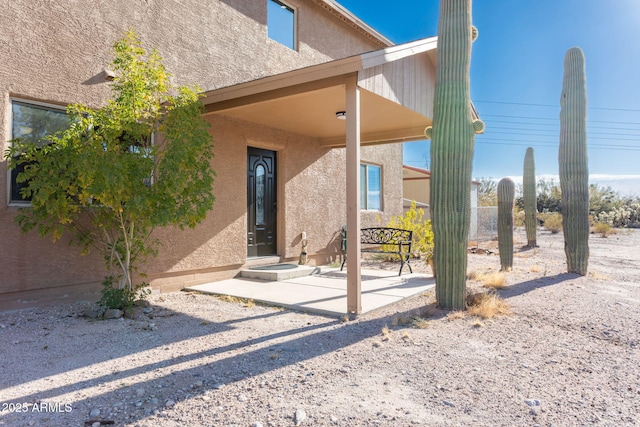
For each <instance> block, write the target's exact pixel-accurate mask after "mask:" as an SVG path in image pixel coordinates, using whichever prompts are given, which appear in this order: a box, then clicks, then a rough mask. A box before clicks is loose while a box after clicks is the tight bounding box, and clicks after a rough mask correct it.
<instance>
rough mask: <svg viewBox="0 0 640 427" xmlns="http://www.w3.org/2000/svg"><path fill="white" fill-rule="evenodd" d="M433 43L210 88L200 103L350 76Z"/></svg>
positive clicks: (405, 45)
mask: <svg viewBox="0 0 640 427" xmlns="http://www.w3.org/2000/svg"><path fill="white" fill-rule="evenodd" d="M436 42H437V37H430V38H428V39H422V40H417V41H414V42H409V43H403V44H401V45H396V46H391V47H387V48H384V49H379V50H376V51H373V52H367V53H363V54H360V55H354V56H350V57H347V58H343V59H337V60H334V61H329V62H324V63H321V64H317V65H312V66H310V67H305V68H300V69H297V70H293V71H288V72H285V73H282V74H276V75H274V76H269V77H264V78H261V79H257V80H252V81H249V82H246V83H240V84H237V85H234V86H228V87H225V88H220V89H214V90H212V91H209V92H207V93H206V94H205V97H204V99H203V102H204V103H205V104H211V103H216V102H222V101H227V100H229V99H233V98H241V97H245V96H250V95H254V94H256V93H259V92H267V91H272V90H277V89H281V88H284V87H287V86H294V85H300V84H305V83H309V82H313V81H317V80H322V79H327V78H332V77H336V76H340V75H347V74H351V73H354V72H358V71H362V70H364V69H367V68H371V67H375V66H378V65H383V64H386V63H389V62H393V61H397V60H399V59H402V58H406V57H409V56H411V55H416V54H420V53H424V52H427V51H430V50H433V49H435V48H436Z"/></svg>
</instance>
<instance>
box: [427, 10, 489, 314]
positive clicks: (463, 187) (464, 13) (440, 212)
mask: <svg viewBox="0 0 640 427" xmlns="http://www.w3.org/2000/svg"><path fill="white" fill-rule="evenodd" d="M476 36H477V30H475V29H473V28H472V26H471V0H441V1H440V18H439V21H438V53H437V55H438V57H437V67H436V88H435V99H434V114H433V127H432V128H428V129H427V130H426V131H425V134H426V135H430V136H431V138H432V142H431V161H432V165H431V166H432V167H431V217H432V226H433V234H434V259H433V261H434V266H435V271H437V272H438V275H437V276H436V298H437V301H438V305H439V306H440V307H442V308H445V309H455V310H463V309H464V308H465V296H466V295H465V294H466V273H467V239H468V234H469V223H470V219H471V200H470V198H471V196H470V194H471V165H472V160H473V144H474V141H473V135H474V133H475V129H478V130H479V131H481V130H482V128H483V126H481V123H478V124H477V125H476V126H475V127H474V123H473V120H472V116H471V96H470V83H469V67H470V64H471V43H472V39H475V37H476Z"/></svg>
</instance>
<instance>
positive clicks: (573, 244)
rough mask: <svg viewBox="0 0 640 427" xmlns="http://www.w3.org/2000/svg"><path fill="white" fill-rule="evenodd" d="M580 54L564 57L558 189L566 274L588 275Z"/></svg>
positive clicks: (583, 80) (584, 93)
mask: <svg viewBox="0 0 640 427" xmlns="http://www.w3.org/2000/svg"><path fill="white" fill-rule="evenodd" d="M586 86H587V84H586V77H585V61H584V54H583V53H582V50H581V49H580V48H577V47H572V48H571V49H569V50H568V51H567V53H566V55H565V57H564V79H563V82H562V96H561V97H560V150H559V155H558V161H559V166H560V189H561V190H562V228H563V230H564V251H565V254H566V256H567V271H568V272H569V273H577V274H580V275H582V276H584V275H586V274H587V265H588V262H589V168H588V162H587V88H586Z"/></svg>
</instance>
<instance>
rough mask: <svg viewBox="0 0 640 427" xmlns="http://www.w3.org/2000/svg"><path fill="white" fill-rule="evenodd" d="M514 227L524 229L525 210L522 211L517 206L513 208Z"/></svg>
mask: <svg viewBox="0 0 640 427" xmlns="http://www.w3.org/2000/svg"><path fill="white" fill-rule="evenodd" d="M513 226H514V227H524V209H520V208H519V207H518V206H517V205H515V206H514V207H513Z"/></svg>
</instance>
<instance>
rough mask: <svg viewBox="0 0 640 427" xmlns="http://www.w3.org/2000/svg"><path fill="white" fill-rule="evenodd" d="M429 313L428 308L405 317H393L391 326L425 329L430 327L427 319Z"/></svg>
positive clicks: (414, 311)
mask: <svg viewBox="0 0 640 427" xmlns="http://www.w3.org/2000/svg"><path fill="white" fill-rule="evenodd" d="M429 312H430V309H429V307H423V308H421V309H418V310H413V311H412V312H410V313H408V314H406V315H401V316H395V317H393V318H392V319H391V326H410V327H412V328H415V329H427V328H428V327H430V326H431V323H430V322H429V319H428V317H429Z"/></svg>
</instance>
